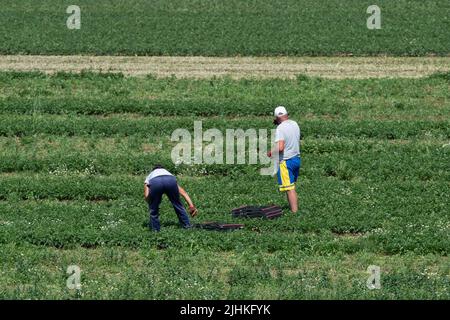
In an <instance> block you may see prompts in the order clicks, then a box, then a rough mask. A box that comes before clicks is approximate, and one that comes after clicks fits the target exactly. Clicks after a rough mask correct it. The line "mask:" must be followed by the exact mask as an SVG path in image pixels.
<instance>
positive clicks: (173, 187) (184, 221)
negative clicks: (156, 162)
mask: <svg viewBox="0 0 450 320" xmlns="http://www.w3.org/2000/svg"><path fill="white" fill-rule="evenodd" d="M164 178H165V181H164V183H165V187H166V194H167V197H168V198H169V200H170V202H171V203H172V206H173V209H174V210H175V213H176V214H177V216H178V221H180V224H181V226H182V227H183V228H190V227H191V223H190V221H189V217H188V215H187V212H186V209H185V208H184V206H183V203H182V202H181V199H180V191H179V190H178V184H177V180H176V178H175V177H173V176H164Z"/></svg>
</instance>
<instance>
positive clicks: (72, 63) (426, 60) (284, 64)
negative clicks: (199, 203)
mask: <svg viewBox="0 0 450 320" xmlns="http://www.w3.org/2000/svg"><path fill="white" fill-rule="evenodd" d="M0 70H14V71H33V70H39V71H43V72H45V73H54V72H58V71H71V72H80V71H82V70H90V71H101V72H122V73H123V74H125V75H127V76H144V75H147V74H153V75H154V76H156V77H168V76H171V75H174V76H176V77H178V78H211V77H214V76H216V77H220V76H229V77H231V78H233V79H239V78H295V77H296V76H297V75H299V74H304V75H307V76H320V77H324V78H332V79H343V78H354V79H361V78H382V77H404V78H418V77H423V76H427V75H429V74H431V73H434V72H437V71H441V72H444V71H450V57H226V58H222V57H167V56H164V57H144V56H29V55H8V56H0Z"/></svg>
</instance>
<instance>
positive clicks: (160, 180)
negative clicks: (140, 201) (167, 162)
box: [144, 165, 197, 231]
mask: <svg viewBox="0 0 450 320" xmlns="http://www.w3.org/2000/svg"><path fill="white" fill-rule="evenodd" d="M163 194H166V195H167V197H168V198H169V200H170V202H171V203H172V206H173V209H174V210H175V213H176V214H177V216H178V220H179V221H180V224H181V226H182V227H183V228H190V227H191V223H190V222H189V217H188V215H187V213H186V210H185V209H184V206H183V204H182V203H181V199H180V195H181V196H182V197H183V198H184V199H185V200H186V202H187V203H188V205H189V213H190V214H191V216H192V217H195V216H196V215H197V209H196V208H195V206H194V204H193V203H192V200H191V198H190V197H189V195H188V194H187V192H186V191H185V190H184V189H183V188H182V187H180V186H179V185H178V183H177V179H176V178H175V176H174V175H173V174H171V173H170V172H169V171H167V170H166V169H164V168H163V167H162V166H161V165H156V166H155V167H154V168H153V170H152V172H150V174H149V175H148V176H147V178H146V179H145V182H144V197H145V201H147V203H148V206H149V211H150V227H151V228H152V230H153V231H159V230H160V228H161V225H160V223H159V205H160V204H161V199H162V196H163Z"/></svg>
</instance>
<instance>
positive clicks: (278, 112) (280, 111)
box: [273, 106, 288, 117]
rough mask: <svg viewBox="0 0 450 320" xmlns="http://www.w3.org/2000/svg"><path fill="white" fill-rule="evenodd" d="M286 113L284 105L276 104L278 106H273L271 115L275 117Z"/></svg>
mask: <svg viewBox="0 0 450 320" xmlns="http://www.w3.org/2000/svg"><path fill="white" fill-rule="evenodd" d="M287 114H288V113H287V111H286V108H285V107H283V106H278V107H276V108H275V111H274V112H273V115H274V116H275V117H281V116H284V115H287Z"/></svg>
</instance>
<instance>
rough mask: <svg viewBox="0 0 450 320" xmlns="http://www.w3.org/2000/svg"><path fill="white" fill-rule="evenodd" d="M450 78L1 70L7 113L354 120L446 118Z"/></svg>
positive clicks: (1, 104) (1, 109)
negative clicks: (285, 114)
mask: <svg viewBox="0 0 450 320" xmlns="http://www.w3.org/2000/svg"><path fill="white" fill-rule="evenodd" d="M448 85H449V73H441V74H439V73H438V74H434V75H432V76H430V77H426V78H421V79H361V80H355V79H344V80H325V79H321V78H309V77H306V76H299V77H298V78H297V79H293V80H286V79H284V80H283V79H270V80H256V79H253V80H251V79H241V80H232V79H230V78H216V79H203V80H193V79H176V78H173V77H171V78H161V79H156V78H154V77H151V76H147V77H144V78H135V77H123V75H121V74H111V73H106V74H101V73H100V74H99V73H91V72H83V73H81V74H74V73H57V74H54V75H45V74H43V73H39V72H32V73H20V72H0V92H1V95H0V113H25V114H35V113H51V114H66V113H75V114H86V115H89V114H95V115H107V114H114V113H139V114H142V115H150V116H217V115H220V116H224V115H227V116H233V117H236V116H245V115H248V116H267V115H270V114H271V111H272V109H273V106H275V105H278V104H284V105H285V106H286V107H287V108H288V110H289V111H290V112H291V114H293V115H297V116H300V117H305V116H312V115H314V116H329V117H332V118H336V117H338V118H346V119H347V118H350V119H351V118H353V117H355V116H357V115H361V116H364V117H366V118H367V117H371V118H374V119H376V118H380V117H387V116H390V117H396V118H407V119H411V118H412V117H416V116H417V117H425V116H434V117H439V116H440V117H442V116H444V115H445V114H446V113H448V112H449V108H450V106H449V102H448V101H449V99H450V96H449V90H448Z"/></svg>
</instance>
